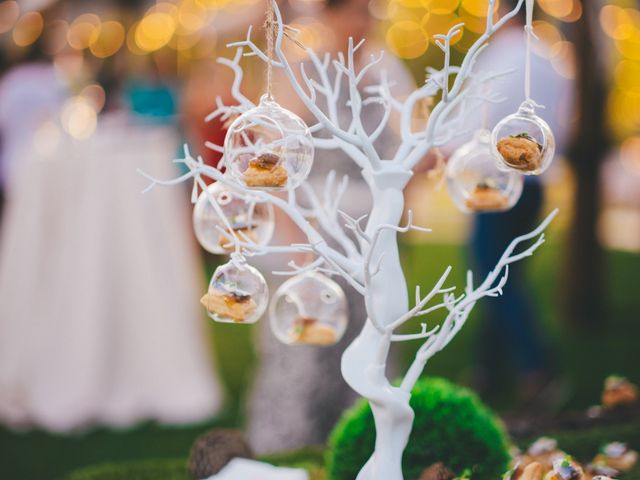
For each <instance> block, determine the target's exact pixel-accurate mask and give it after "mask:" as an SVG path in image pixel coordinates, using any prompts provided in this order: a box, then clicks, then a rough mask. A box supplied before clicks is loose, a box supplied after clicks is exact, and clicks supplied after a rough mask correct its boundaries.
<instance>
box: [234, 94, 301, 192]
mask: <svg viewBox="0 0 640 480" xmlns="http://www.w3.org/2000/svg"><path fill="white" fill-rule="evenodd" d="M224 159H225V160H224V161H225V165H226V167H227V171H228V172H229V174H230V175H231V176H232V177H233V178H234V179H235V180H237V181H238V182H240V183H241V184H242V185H244V186H246V187H250V188H257V189H261V190H276V191H277V190H288V189H293V188H296V187H298V186H300V184H301V183H302V182H303V181H304V180H305V179H306V178H307V176H308V175H309V172H310V171H311V166H312V165H313V138H312V137H311V132H310V131H309V127H307V125H306V124H305V123H304V121H303V120H302V119H301V118H300V117H298V116H297V115H295V114H294V113H292V112H290V111H288V110H285V109H284V108H282V107H281V106H280V105H278V104H277V103H276V102H275V101H273V100H272V99H269V98H268V97H267V96H266V95H264V96H263V97H262V99H261V100H260V104H259V105H258V106H257V107H255V108H252V109H250V110H247V111H246V112H244V113H243V114H242V115H240V116H238V117H237V118H236V119H235V120H234V121H233V123H231V125H230V126H229V129H228V131H227V135H226V137H225V141H224Z"/></svg>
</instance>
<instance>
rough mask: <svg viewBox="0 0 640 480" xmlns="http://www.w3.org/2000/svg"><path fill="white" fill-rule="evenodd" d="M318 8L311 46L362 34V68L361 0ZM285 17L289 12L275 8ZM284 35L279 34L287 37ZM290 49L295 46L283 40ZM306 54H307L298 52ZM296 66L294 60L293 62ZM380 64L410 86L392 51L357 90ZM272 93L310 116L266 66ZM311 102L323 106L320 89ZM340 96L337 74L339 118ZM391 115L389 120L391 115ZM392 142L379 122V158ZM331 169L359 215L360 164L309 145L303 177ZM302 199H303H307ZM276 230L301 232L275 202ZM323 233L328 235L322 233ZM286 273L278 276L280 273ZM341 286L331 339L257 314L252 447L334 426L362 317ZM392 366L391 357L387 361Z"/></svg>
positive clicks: (376, 116) (297, 442)
mask: <svg viewBox="0 0 640 480" xmlns="http://www.w3.org/2000/svg"><path fill="white" fill-rule="evenodd" d="M325 5H326V7H325V9H324V10H323V11H322V12H320V13H319V14H317V15H315V17H316V19H317V21H318V23H319V24H320V25H321V26H322V27H323V28H326V29H327V30H328V32H327V34H326V35H323V37H322V45H321V47H320V48H318V49H317V53H318V54H319V55H321V54H323V53H324V52H329V53H331V54H332V56H333V57H334V58H335V56H336V54H337V52H340V51H342V52H346V49H347V45H348V39H349V37H350V36H351V37H353V39H354V42H355V43H357V42H359V41H360V39H363V38H364V39H366V40H367V42H366V43H365V44H364V45H363V47H362V48H360V49H359V50H358V52H357V57H356V62H357V63H358V64H359V65H360V66H359V67H358V68H362V66H364V65H365V64H366V62H367V61H368V60H369V59H370V56H371V54H375V55H378V54H379V53H380V50H383V49H384V47H383V46H382V45H380V44H379V43H377V42H376V41H375V40H374V39H373V38H372V37H373V27H374V25H375V24H374V22H375V21H374V19H373V18H372V17H371V15H370V14H369V10H368V6H369V1H368V0H328V1H326V2H325ZM283 13H284V14H285V18H287V17H288V16H291V13H292V12H290V11H289V12H287V11H284V12H283ZM288 41H289V40H285V42H288ZM291 45H292V47H291V48H292V49H298V48H299V47H298V46H296V45H294V44H291ZM303 61H305V62H308V60H303ZM306 67H307V68H306V71H307V73H308V74H309V76H310V77H312V78H316V77H315V75H314V69H313V67H312V66H311V65H310V64H309V65H306ZM293 69H294V71H296V70H298V68H297V65H294V66H293ZM381 69H386V71H387V72H388V76H389V78H390V79H392V80H393V81H394V82H395V85H394V87H393V88H392V93H393V94H394V95H397V96H402V95H403V94H407V93H408V92H410V91H411V90H413V88H414V84H413V80H412V78H411V76H410V74H409V73H408V71H407V70H406V68H405V66H404V65H403V64H402V62H401V61H400V60H399V59H397V58H396V57H395V56H393V55H385V57H384V60H383V62H382V64H381V65H379V66H378V67H376V68H373V69H371V71H370V73H368V74H367V75H366V76H365V78H364V79H363V80H362V82H361V84H360V85H359V88H360V91H361V94H362V95H363V96H365V97H366V96H368V94H367V93H365V92H364V89H365V88H366V87H367V86H368V85H375V84H377V83H378V82H379V74H380V70H381ZM274 74H275V79H274V97H275V100H276V101H277V102H278V103H280V105H282V106H283V107H284V108H288V109H290V110H292V111H294V112H296V113H297V114H298V115H300V116H302V117H303V119H304V120H305V121H306V122H307V124H309V125H311V124H313V123H315V122H316V120H315V119H314V118H313V117H312V116H311V114H310V113H309V112H308V111H307V109H306V108H305V107H304V105H302V104H301V102H300V100H299V98H298V97H297V96H296V95H295V94H294V93H293V91H292V90H291V87H290V85H289V83H288V81H287V80H286V79H285V78H284V75H283V74H281V73H280V74H279V73H278V71H277V70H276V72H274ZM318 97H319V100H318V103H319V105H320V106H321V107H322V108H323V107H324V105H323V104H322V100H321V98H322V96H321V95H319V96H318ZM347 101H348V83H347V81H346V80H344V81H343V84H342V88H341V96H340V98H339V100H338V101H337V102H336V103H337V107H338V117H339V118H340V119H341V123H342V125H345V124H347V123H348V122H349V121H350V119H351V109H350V107H349V106H348V104H347ZM365 109H366V112H365V114H364V115H363V120H364V123H365V128H366V129H367V131H372V130H373V129H374V128H375V127H376V126H377V125H378V123H379V121H380V119H381V116H382V108H381V107H380V106H378V105H376V106H369V107H365ZM395 121H396V118H395V117H394V118H392V120H391V123H395ZM398 143H399V138H398V134H397V133H396V131H395V130H394V129H393V128H389V127H388V128H387V129H386V131H385V133H383V134H382V135H381V136H380V138H379V139H378V141H377V142H376V148H377V149H378V151H379V152H380V155H381V157H382V158H391V155H392V154H393V152H394V151H395V148H394V147H396V146H397V144H398ZM331 170H335V171H336V174H337V175H336V179H337V180H338V181H340V180H341V179H342V177H343V176H344V175H347V176H348V177H349V187H348V189H347V191H346V193H345V195H344V197H343V200H342V204H341V206H340V208H341V209H342V210H344V211H346V212H347V213H348V214H349V215H352V216H353V217H359V216H361V215H362V214H364V213H366V212H368V211H369V209H370V207H371V194H370V192H369V188H368V186H367V185H366V183H365V181H364V180H363V179H362V176H361V175H362V174H361V169H360V168H359V167H358V166H357V165H356V164H355V163H354V162H353V160H352V159H351V158H349V157H348V156H347V155H345V154H344V153H342V152H341V151H340V150H323V149H316V150H315V157H314V163H313V168H312V171H311V174H310V176H309V178H308V182H309V184H310V185H311V186H312V187H313V189H314V190H315V192H316V193H317V194H321V192H322V188H323V186H324V183H325V179H326V177H327V175H328V174H329V172H330V171H331ZM305 200H306V199H305V195H304V194H303V193H302V192H300V193H299V194H298V201H299V202H300V203H301V204H302V205H305ZM307 206H308V205H307ZM276 211H277V215H276V225H277V226H276V233H275V236H274V239H273V241H272V243H273V244H274V245H281V244H290V243H296V242H300V241H304V238H303V237H302V236H301V233H300V232H299V231H298V229H297V228H296V227H295V226H294V225H293V224H292V223H291V221H290V220H289V219H288V217H286V215H285V214H283V213H282V212H279V211H278V210H277V209H276ZM327 238H329V237H327ZM289 259H290V257H289V256H287V257H286V258H284V257H283V256H281V255H273V256H272V255H270V256H269V258H260V257H256V258H255V260H254V259H252V260H251V263H255V264H256V266H258V267H259V269H260V270H261V271H262V272H264V273H269V272H271V271H272V270H282V269H283V268H282V267H283V265H285V264H286V262H287V261H288V260H289ZM294 260H295V262H296V263H297V264H298V265H304V264H305V263H306V262H308V261H309V260H310V259H309V258H308V257H305V256H302V255H301V256H298V257H297V258H295V259H294ZM285 278H286V277H285ZM267 279H268V282H269V288H270V290H271V291H272V292H273V291H275V290H276V289H277V287H278V286H279V283H280V282H282V281H283V277H273V276H271V275H267ZM334 280H336V281H337V282H338V283H340V285H341V286H342V288H343V290H344V292H345V294H346V296H347V301H348V304H349V326H348V328H347V331H346V333H345V335H344V337H343V338H342V339H341V340H340V342H338V343H337V344H336V345H334V346H331V347H314V346H299V345H298V346H290V345H284V344H282V343H280V342H279V341H278V340H277V339H276V338H275V336H274V335H273V333H272V332H271V330H270V326H269V319H268V318H263V319H262V321H261V325H262V332H261V335H260V346H259V358H260V362H259V364H258V371H257V374H256V380H255V385H254V387H253V392H252V396H251V398H250V404H249V424H248V434H249V439H250V442H251V445H252V448H254V449H255V450H256V451H257V452H272V451H277V450H284V449H292V448H299V447H302V446H307V445H319V444H323V443H325V441H326V439H327V435H328V434H329V432H330V431H331V429H332V428H333V427H334V425H335V423H336V422H337V420H338V418H339V417H340V415H341V414H342V413H343V412H344V410H345V409H346V408H347V407H349V406H350V405H351V404H352V403H353V401H354V400H355V398H356V394H355V392H353V391H352V390H351V388H350V387H349V386H348V385H347V384H346V383H345V382H344V380H343V378H342V375H341V371H340V361H341V356H342V353H343V352H344V350H345V348H346V347H347V346H348V345H349V343H351V341H352V340H353V339H354V338H355V337H356V335H357V334H358V332H359V331H360V329H361V328H362V325H363V324H364V321H365V318H366V310H365V307H364V300H363V298H362V296H361V295H360V294H358V293H357V292H356V291H355V290H353V288H351V287H350V286H348V285H347V284H346V282H344V281H343V280H342V279H340V278H335V277H334ZM388 367H390V368H391V369H393V365H389V366H388Z"/></svg>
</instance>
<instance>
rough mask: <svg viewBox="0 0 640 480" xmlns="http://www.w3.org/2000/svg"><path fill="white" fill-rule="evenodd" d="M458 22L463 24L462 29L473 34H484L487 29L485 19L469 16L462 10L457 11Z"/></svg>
mask: <svg viewBox="0 0 640 480" xmlns="http://www.w3.org/2000/svg"><path fill="white" fill-rule="evenodd" d="M458 14H459V16H460V21H461V22H464V29H465V30H469V31H471V32H473V33H484V31H485V29H486V28H487V17H476V16H475V15H471V14H470V13H469V12H467V11H466V10H465V9H464V8H462V7H461V8H460V9H459V10H458Z"/></svg>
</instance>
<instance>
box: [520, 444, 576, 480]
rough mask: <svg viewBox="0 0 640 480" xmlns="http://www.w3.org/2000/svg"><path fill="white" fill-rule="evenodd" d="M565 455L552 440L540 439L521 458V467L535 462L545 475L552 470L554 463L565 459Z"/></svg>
mask: <svg viewBox="0 0 640 480" xmlns="http://www.w3.org/2000/svg"><path fill="white" fill-rule="evenodd" d="M565 456H566V454H565V453H564V452H563V451H562V450H560V449H558V442H556V441H555V440H554V439H553V438H549V437H540V438H539V439H537V440H536V441H535V442H533V443H532V444H531V445H530V446H529V449H528V450H527V453H526V454H525V455H524V456H523V457H522V465H523V466H524V467H526V466H527V465H529V464H531V463H534V462H537V463H539V464H540V465H541V466H542V469H543V473H547V472H548V471H550V470H551V469H552V468H553V463H554V461H557V460H559V459H560V460H561V459H563V458H565Z"/></svg>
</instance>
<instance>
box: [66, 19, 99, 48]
mask: <svg viewBox="0 0 640 480" xmlns="http://www.w3.org/2000/svg"><path fill="white" fill-rule="evenodd" d="M101 23H102V22H101V21H100V17H98V16H97V15H94V14H92V13H85V14H83V15H80V16H78V17H76V19H75V20H74V21H73V22H72V23H71V25H70V26H69V31H68V32H67V42H69V45H71V47H72V48H75V49H76V50H84V49H85V48H89V47H90V46H91V45H92V44H93V43H95V41H96V40H98V36H99V35H100V26H101Z"/></svg>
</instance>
